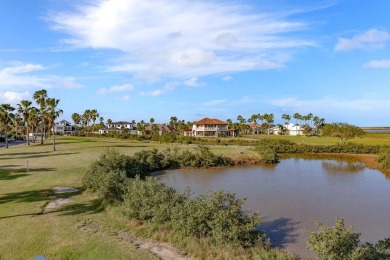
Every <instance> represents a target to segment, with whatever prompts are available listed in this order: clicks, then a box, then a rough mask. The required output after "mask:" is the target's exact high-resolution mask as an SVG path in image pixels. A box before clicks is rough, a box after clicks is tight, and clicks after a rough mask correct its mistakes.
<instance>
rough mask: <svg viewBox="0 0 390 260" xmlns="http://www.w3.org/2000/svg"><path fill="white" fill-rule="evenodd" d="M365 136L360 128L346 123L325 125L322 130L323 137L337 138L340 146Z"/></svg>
mask: <svg viewBox="0 0 390 260" xmlns="http://www.w3.org/2000/svg"><path fill="white" fill-rule="evenodd" d="M365 134H366V133H365V132H364V131H363V130H362V129H361V128H360V127H357V126H354V125H349V124H347V123H333V124H325V126H324V127H323V128H322V135H323V136H331V137H337V138H338V139H339V140H340V143H341V144H345V142H346V141H347V140H348V139H352V138H355V137H360V136H363V135H365Z"/></svg>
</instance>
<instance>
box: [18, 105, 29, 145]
mask: <svg viewBox="0 0 390 260" xmlns="http://www.w3.org/2000/svg"><path fill="white" fill-rule="evenodd" d="M31 104H32V102H31V101H29V100H22V101H20V104H18V112H19V113H20V114H22V116H23V119H24V123H25V124H26V132H27V135H26V138H27V145H30V138H29V130H30V129H29V123H30V113H31V109H32V107H31Z"/></svg>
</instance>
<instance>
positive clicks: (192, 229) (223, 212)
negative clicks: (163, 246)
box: [171, 191, 264, 247]
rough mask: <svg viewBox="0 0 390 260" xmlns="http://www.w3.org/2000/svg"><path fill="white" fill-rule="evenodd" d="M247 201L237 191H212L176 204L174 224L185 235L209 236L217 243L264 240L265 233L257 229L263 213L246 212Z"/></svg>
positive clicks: (242, 243) (248, 242) (173, 217)
mask: <svg viewBox="0 0 390 260" xmlns="http://www.w3.org/2000/svg"><path fill="white" fill-rule="evenodd" d="M243 203H244V200H243V199H237V198H236V197H235V194H233V193H226V192H224V191H217V192H213V191H209V192H207V193H205V194H203V195H200V196H198V197H196V198H195V199H193V200H191V199H186V200H184V201H183V203H181V204H179V205H178V206H177V207H175V208H174V209H173V214H172V223H171V225H172V228H173V229H174V230H175V231H176V232H180V233H182V234H183V235H185V236H196V237H198V238H208V239H209V240H210V241H212V242H213V243H215V244H223V243H232V244H237V245H241V246H244V247H249V246H253V245H255V244H259V243H262V242H263V240H264V234H263V233H262V232H259V231H256V230H255V229H254V227H255V226H256V225H259V224H260V217H259V214H258V213H254V214H251V215H247V214H245V213H244V211H243V209H242V206H243Z"/></svg>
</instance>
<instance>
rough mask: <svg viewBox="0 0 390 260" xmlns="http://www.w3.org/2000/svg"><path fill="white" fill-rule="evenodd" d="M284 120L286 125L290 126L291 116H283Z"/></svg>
mask: <svg viewBox="0 0 390 260" xmlns="http://www.w3.org/2000/svg"><path fill="white" fill-rule="evenodd" d="M282 119H283V120H285V122H284V124H285V125H288V124H290V120H291V116H290V115H288V114H283V115H282Z"/></svg>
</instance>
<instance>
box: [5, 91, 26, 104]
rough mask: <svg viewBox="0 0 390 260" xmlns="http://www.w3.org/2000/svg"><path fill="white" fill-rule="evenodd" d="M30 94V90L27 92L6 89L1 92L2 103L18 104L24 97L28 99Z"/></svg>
mask: <svg viewBox="0 0 390 260" xmlns="http://www.w3.org/2000/svg"><path fill="white" fill-rule="evenodd" d="M29 96H30V94H29V93H28V91H26V92H13V91H6V92H4V93H1V94H0V103H8V104H11V105H16V104H17V103H19V102H20V101H21V100H23V99H27V98H28V97H29Z"/></svg>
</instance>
